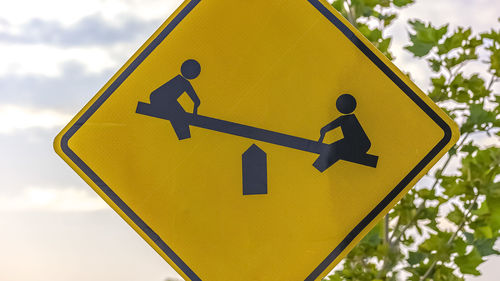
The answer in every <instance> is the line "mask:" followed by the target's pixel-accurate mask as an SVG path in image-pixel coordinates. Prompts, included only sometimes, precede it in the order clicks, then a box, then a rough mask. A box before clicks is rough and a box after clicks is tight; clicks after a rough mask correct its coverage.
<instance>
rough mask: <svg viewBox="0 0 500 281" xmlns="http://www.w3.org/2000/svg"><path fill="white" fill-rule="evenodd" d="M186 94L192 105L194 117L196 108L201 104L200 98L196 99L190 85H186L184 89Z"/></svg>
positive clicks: (196, 96)
mask: <svg viewBox="0 0 500 281" xmlns="http://www.w3.org/2000/svg"><path fill="white" fill-rule="evenodd" d="M186 93H187V94H188V96H189V97H190V98H191V100H192V101H193V103H194V109H193V114H194V115H196V114H197V111H198V107H199V106H200V103H201V102H200V98H198V95H197V94H196V92H195V91H194V89H193V87H192V86H191V85H190V84H188V87H187V88H186Z"/></svg>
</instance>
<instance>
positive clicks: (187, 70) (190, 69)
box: [181, 60, 201, 79]
mask: <svg viewBox="0 0 500 281" xmlns="http://www.w3.org/2000/svg"><path fill="white" fill-rule="evenodd" d="M200 72H201V65H200V63H199V62H197V61H195V60H187V61H185V62H184V63H183V64H182V66H181V74H182V76H183V77H184V78H186V79H194V78H196V77H198V75H200Z"/></svg>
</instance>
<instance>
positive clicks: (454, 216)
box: [446, 206, 464, 225]
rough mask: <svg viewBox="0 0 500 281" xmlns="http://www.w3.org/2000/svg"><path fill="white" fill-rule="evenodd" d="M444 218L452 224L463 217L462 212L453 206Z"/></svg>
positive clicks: (457, 222)
mask: <svg viewBox="0 0 500 281" xmlns="http://www.w3.org/2000/svg"><path fill="white" fill-rule="evenodd" d="M446 218H447V219H448V220H449V221H451V222H453V223H454V224H456V225H459V224H460V223H461V222H462V220H463V219H464V213H463V212H462V211H461V210H460V209H459V208H458V207H457V206H455V208H454V210H453V211H451V212H449V213H448V215H447V216H446Z"/></svg>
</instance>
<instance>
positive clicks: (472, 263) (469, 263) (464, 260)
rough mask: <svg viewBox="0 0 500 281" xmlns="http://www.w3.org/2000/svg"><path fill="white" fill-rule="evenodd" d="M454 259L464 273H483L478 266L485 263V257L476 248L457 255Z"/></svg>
mask: <svg viewBox="0 0 500 281" xmlns="http://www.w3.org/2000/svg"><path fill="white" fill-rule="evenodd" d="M454 261H455V263H456V265H457V266H458V268H459V269H460V272H462V273H463V274H472V275H476V276H477V275H481V272H479V271H478V270H477V267H478V266H479V265H480V264H481V263H483V258H482V257H481V254H480V253H479V251H478V250H477V249H476V248H474V249H472V251H471V252H470V253H469V254H467V255H465V256H463V255H462V256H458V257H456V258H455V260H454Z"/></svg>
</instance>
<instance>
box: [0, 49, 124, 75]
mask: <svg viewBox="0 0 500 281" xmlns="http://www.w3.org/2000/svg"><path fill="white" fill-rule="evenodd" d="M0 49H2V52H0V61H1V62H2V63H1V64H0V76H1V75H7V74H10V75H13V74H14V75H25V74H40V75H44V76H50V77H55V76H60V75H62V71H63V66H64V65H65V64H67V63H68V62H75V63H78V64H80V65H82V66H83V67H84V69H85V71H86V72H88V73H99V72H102V71H103V70H105V69H109V68H113V67H115V68H116V67H117V66H118V65H119V64H120V63H124V62H125V57H126V56H127V55H128V56H130V55H132V53H133V49H132V50H131V46H130V44H118V45H116V46H113V47H110V48H102V47H74V48H60V47H53V46H47V45H44V44H33V45H24V44H0Z"/></svg>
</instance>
